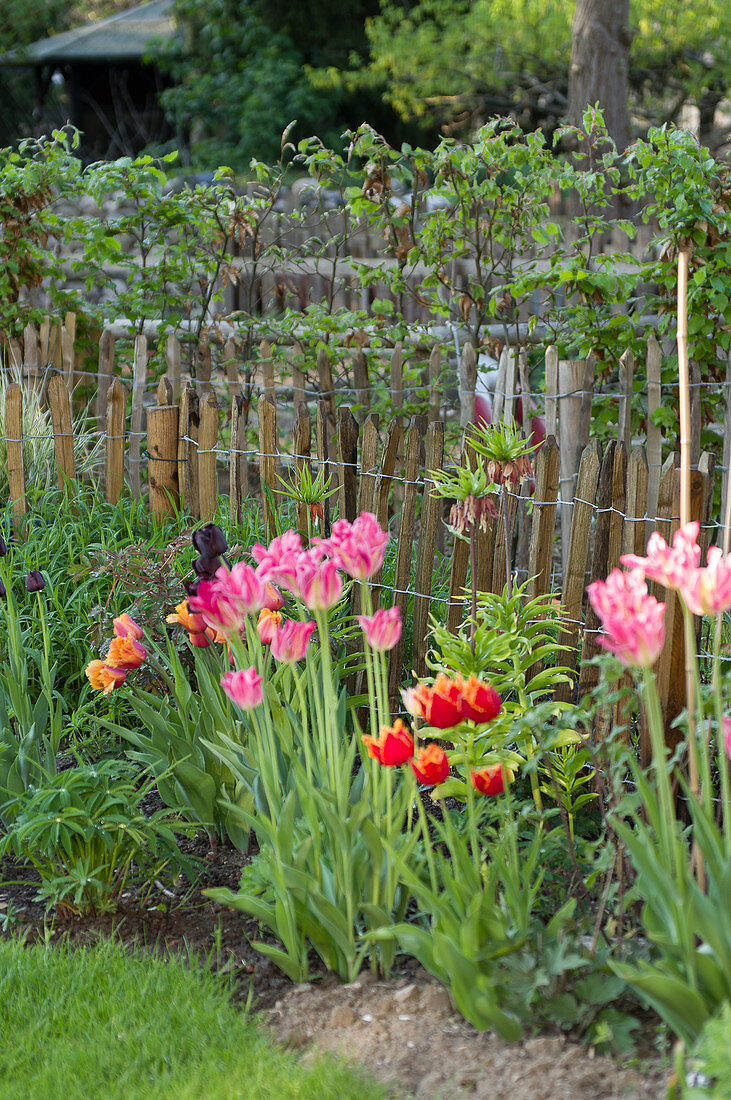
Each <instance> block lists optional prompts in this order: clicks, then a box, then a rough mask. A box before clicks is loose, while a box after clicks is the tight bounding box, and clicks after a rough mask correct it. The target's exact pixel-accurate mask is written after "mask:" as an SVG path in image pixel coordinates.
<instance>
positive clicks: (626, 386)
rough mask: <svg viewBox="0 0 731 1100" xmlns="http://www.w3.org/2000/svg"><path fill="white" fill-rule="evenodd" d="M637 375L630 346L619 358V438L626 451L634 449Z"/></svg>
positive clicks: (627, 452)
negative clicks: (633, 400) (633, 404)
mask: <svg viewBox="0 0 731 1100" xmlns="http://www.w3.org/2000/svg"><path fill="white" fill-rule="evenodd" d="M634 376H635V357H634V355H633V354H632V352H631V351H630V349H629V348H627V350H626V351H625V353H624V355H623V356H622V358H621V359H620V360H619V415H618V417H617V439H618V440H619V442H620V443H624V449H625V453H626V454H629V453H630V452H631V450H632V397H633V386H634Z"/></svg>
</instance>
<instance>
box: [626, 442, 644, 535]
mask: <svg viewBox="0 0 731 1100" xmlns="http://www.w3.org/2000/svg"><path fill="white" fill-rule="evenodd" d="M647 482H648V469H647V458H646V456H645V449H644V447H635V448H633V450H632V454H631V455H630V456H629V460H628V462H627V507H626V512H627V518H626V520H625V524H624V546H623V550H622V552H623V553H624V554H639V555H642V554H644V552H645V543H646V540H645V515H646V513H647Z"/></svg>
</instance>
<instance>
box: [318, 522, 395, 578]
mask: <svg viewBox="0 0 731 1100" xmlns="http://www.w3.org/2000/svg"><path fill="white" fill-rule="evenodd" d="M388 539H389V536H388V532H387V531H384V530H383V529H382V528H381V526H380V524H379V522H378V520H377V519H376V517H375V516H374V515H373V513H372V512H361V514H360V515H359V516H358V517H357V518H356V519H355V520H354V521H353V522H352V523H349V522H348V520H346V519H339V520H337V522H336V523H334V524H333V529H332V534H331V535H330V538H329V539H318V540H316V541H317V542H318V543H319V545H321V546H322V548H323V549H324V550H325V551H326V552H327V553H328V554H330V555H332V557H333V558H334V560H335V561H336V562H337V564H338V566H339V567H340V568H341V569H342V570H343V572H345V573H347V574H348V576H349V577H352V578H353V579H354V580H358V581H364V580H367V579H368V577H372V576H373V574H374V573H376V572H377V571H378V570H379V569H380V568H381V566H382V565H383V557H384V554H385V552H386V545H387V543H388Z"/></svg>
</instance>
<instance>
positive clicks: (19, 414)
mask: <svg viewBox="0 0 731 1100" xmlns="http://www.w3.org/2000/svg"><path fill="white" fill-rule="evenodd" d="M5 446H6V448H7V459H8V495H9V497H10V510H11V514H12V517H13V528H14V529H15V531H16V532H18V531H20V529H21V526H22V523H23V516H24V515H25V511H26V501H25V470H24V467H23V387H22V386H21V385H19V383H17V382H11V383H10V384H9V385H8V387H7V389H6V390H5Z"/></svg>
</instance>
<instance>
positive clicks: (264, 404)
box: [259, 397, 279, 539]
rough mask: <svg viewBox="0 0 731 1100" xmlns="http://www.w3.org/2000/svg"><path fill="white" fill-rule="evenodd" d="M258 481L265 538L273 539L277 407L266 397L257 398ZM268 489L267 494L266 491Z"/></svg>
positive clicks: (275, 527)
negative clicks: (265, 531) (265, 532)
mask: <svg viewBox="0 0 731 1100" xmlns="http://www.w3.org/2000/svg"><path fill="white" fill-rule="evenodd" d="M259 451H260V454H259V483H260V485H261V500H262V509H263V514H264V522H265V524H266V530H267V538H269V539H273V538H274V536H275V535H276V533H277V525H276V513H275V511H274V502H275V501H276V495H275V494H276V490H277V488H278V483H277V477H276V474H277V455H278V453H279V450H278V446H277V407H276V405H273V404H272V402H271V401H270V400H268V398H266V397H260V398H259ZM267 490H268V491H269V494H271V496H270V495H268V493H267Z"/></svg>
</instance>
